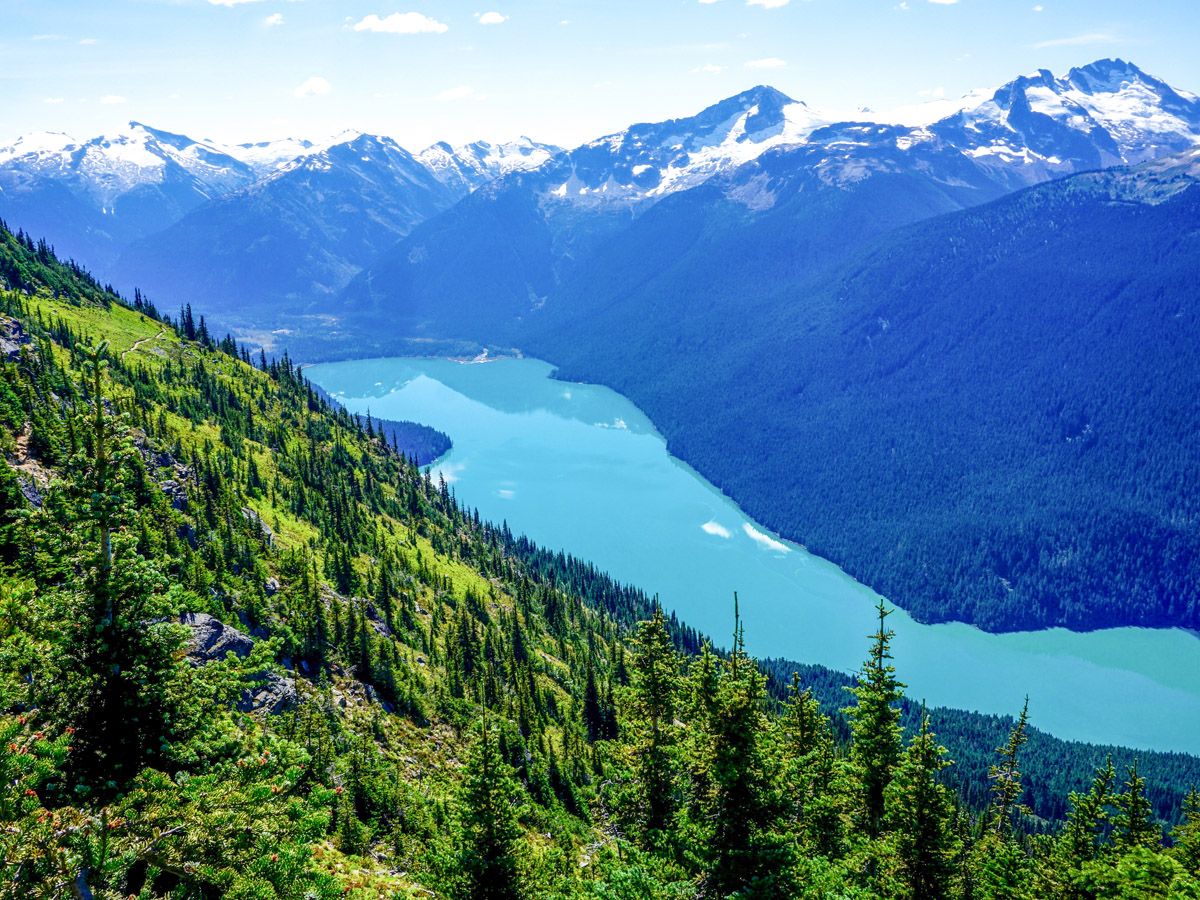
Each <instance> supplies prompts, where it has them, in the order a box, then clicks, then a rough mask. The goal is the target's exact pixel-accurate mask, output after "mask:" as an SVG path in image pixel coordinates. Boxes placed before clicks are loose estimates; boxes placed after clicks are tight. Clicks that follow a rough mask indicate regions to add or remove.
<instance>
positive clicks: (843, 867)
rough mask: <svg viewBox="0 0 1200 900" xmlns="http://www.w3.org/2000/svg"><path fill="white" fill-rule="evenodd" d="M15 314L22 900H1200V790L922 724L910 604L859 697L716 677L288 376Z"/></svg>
mask: <svg viewBox="0 0 1200 900" xmlns="http://www.w3.org/2000/svg"><path fill="white" fill-rule="evenodd" d="M0 279H3V285H0V355H2V359H0V444H2V445H3V447H2V449H3V451H4V453H5V455H6V464H5V465H3V466H0V773H2V774H3V778H2V779H0V820H3V822H2V827H0V884H2V885H3V887H2V888H0V891H2V892H3V893H4V895H5V896H12V897H22V898H24V897H46V898H50V897H64V896H74V897H104V898H127V897H130V896H132V897H138V898H154V897H171V898H200V897H217V896H225V897H235V898H271V897H288V898H290V897H296V898H299V897H328V898H333V897H346V896H350V897H358V898H374V897H417V896H430V895H433V896H438V897H471V898H484V897H505V898H509V897H553V898H570V897H591V898H629V900H632V898H645V897H650V898H664V900H665V898H684V897H697V898H700V897H704V898H713V897H741V898H748V897H763V898H768V897H771V898H774V897H791V896H796V897H799V896H813V897H818V896H839V897H880V896H883V897H905V898H907V897H939V896H962V897H996V898H999V897H1029V898H1033V897H1072V898H1076V897H1118V896H1122V897H1129V896H1138V897H1142V896H1145V897H1157V896H1162V897H1166V896H1174V897H1193V896H1200V796H1198V795H1197V794H1195V793H1190V794H1188V795H1187V797H1186V798H1185V799H1183V800H1182V803H1181V793H1182V790H1181V788H1185V787H1186V786H1187V785H1188V784H1189V783H1190V782H1192V781H1194V780H1195V778H1196V777H1197V774H1198V770H1197V761H1196V760H1195V759H1193V758H1190V757H1183V756H1178V755H1165V754H1148V755H1145V756H1144V757H1143V760H1142V762H1141V763H1139V762H1137V761H1135V760H1134V759H1133V758H1132V757H1131V756H1129V755H1128V754H1126V755H1125V757H1124V758H1122V759H1121V760H1119V768H1114V767H1113V766H1112V765H1109V764H1106V763H1104V762H1103V761H1101V760H1099V759H1097V758H1095V755H1096V751H1095V749H1093V748H1082V747H1079V746H1077V745H1066V744H1061V743H1056V742H1051V743H1049V744H1047V743H1045V741H1046V740H1048V739H1045V738H1042V737H1039V736H1037V735H1036V734H1033V733H1032V732H1031V730H1030V729H1028V727H1027V724H1026V720H1025V717H1024V715H1022V716H1021V718H1020V719H1019V720H1017V721H1016V722H1007V723H1001V722H998V721H997V720H994V719H992V720H987V721H986V723H985V722H984V721H983V718H982V717H971V716H963V715H960V714H954V713H934V714H933V715H931V716H929V717H925V716H923V715H922V714H921V711H919V710H915V709H913V708H912V707H911V705H908V704H905V702H904V700H903V696H902V688H903V685H902V684H901V682H900V681H899V680H898V678H899V677H902V674H903V666H902V664H901V666H900V672H899V673H897V672H896V671H895V669H893V666H892V658H891V648H890V632H889V631H888V629H887V619H886V609H885V608H884V607H883V606H882V605H881V607H880V620H879V625H880V627H879V631H878V633H876V634H875V635H873V636H864V642H863V649H864V657H865V662H864V664H863V667H862V670H861V672H860V673H859V675H858V677H857V679H856V680H855V681H854V683H853V684H852V685H851V690H850V691H849V692H846V691H845V690H843V689H842V688H843V685H841V684H839V683H838V681H839V679H838V678H837V677H836V676H833V675H832V674H831V673H828V672H823V671H821V670H816V669H809V668H803V670H802V671H803V673H804V675H803V679H801V678H793V677H792V676H791V672H790V671H789V670H794V669H796V668H797V667H794V666H790V665H787V664H782V663H781V664H778V665H772V666H766V667H759V666H757V665H756V664H755V663H754V662H753V661H752V660H750V659H749V658H748V657H747V656H746V654H745V652H744V651H743V649H742V647H741V641H740V634H739V632H738V625H737V620H736V613H734V614H733V615H731V625H732V627H733V634H732V639H731V648H732V649H731V650H730V651H729V652H727V653H724V652H715V651H713V650H712V649H710V648H709V646H708V644H707V642H705V641H704V640H703V638H702V637H701V636H699V635H696V634H695V633H694V632H692V631H690V630H689V629H688V628H687V627H686V626H685V625H682V624H681V623H679V622H677V621H675V620H674V619H673V618H668V617H665V616H664V615H663V614H662V613H661V611H659V610H656V609H655V607H654V605H653V603H651V602H649V601H647V599H646V598H645V597H644V596H642V595H641V594H640V593H638V592H637V591H636V590H635V589H632V588H627V587H622V586H620V585H617V584H615V583H613V582H612V581H611V580H609V579H607V578H605V577H604V576H603V575H601V574H600V573H598V572H596V571H595V570H593V569H592V568H590V567H589V566H587V565H586V564H583V563H580V562H578V561H575V560H572V559H570V558H568V557H565V556H563V555H562V554H554V553H549V552H546V551H542V550H539V549H538V548H536V547H534V546H532V545H531V544H529V543H528V542H527V541H524V540H521V539H518V538H514V537H513V536H512V535H511V534H509V533H508V532H507V530H506V529H504V528H497V527H494V526H491V525H488V524H486V523H483V522H480V521H479V520H478V517H477V516H476V515H474V514H472V513H471V512H470V511H468V510H464V509H462V508H460V507H459V506H458V505H457V504H456V502H455V501H454V498H453V496H452V494H451V492H450V491H449V490H448V488H447V487H446V486H445V485H444V484H434V483H432V482H431V481H430V480H429V478H428V476H427V475H423V474H422V473H421V471H420V470H419V469H418V468H417V467H416V466H415V465H414V464H413V463H412V462H411V461H410V459H409V458H408V455H406V454H407V451H406V448H405V447H404V446H402V445H401V444H400V441H401V440H402V438H403V436H402V435H401V434H396V435H395V438H396V446H395V447H394V446H393V443H392V435H390V434H388V429H387V426H384V428H383V432H384V433H383V434H381V433H380V429H379V428H378V427H377V426H376V423H375V422H374V421H365V422H364V421H359V420H357V419H356V418H355V417H353V416H351V415H349V414H348V413H346V412H345V411H342V410H340V409H338V408H336V407H334V406H331V405H330V404H328V403H327V402H326V401H325V400H323V399H322V398H321V397H320V396H318V395H317V394H316V393H315V392H314V391H313V389H312V388H311V387H310V386H309V385H308V384H307V383H306V381H305V380H304V378H303V376H302V374H301V373H300V372H299V371H298V370H297V368H296V367H295V366H294V365H293V364H292V362H291V361H290V360H288V359H287V358H286V357H285V358H283V359H280V360H274V361H268V360H267V359H266V358H265V357H260V358H259V359H258V360H257V361H252V360H251V359H250V357H249V355H248V354H247V353H246V352H245V351H243V350H240V349H239V348H238V347H237V346H236V345H235V344H234V343H233V342H232V341H231V340H229V339H226V340H223V341H216V340H215V339H214V338H213V336H211V335H210V334H208V332H207V329H206V328H205V327H204V323H203V320H200V321H199V322H196V321H193V320H192V316H191V314H190V311H188V310H185V311H184V313H183V314H182V315H181V316H180V317H179V319H178V320H177V321H170V320H168V319H166V318H165V317H164V316H162V315H160V314H159V312H158V310H156V309H155V307H154V306H153V305H152V304H151V303H149V301H147V300H146V299H145V298H143V297H141V296H140V295H139V296H137V297H135V300H134V302H133V304H131V305H125V304H124V303H123V302H122V301H120V299H119V298H117V297H116V296H114V295H113V294H112V293H111V292H110V291H108V290H106V289H104V288H103V287H101V286H100V285H98V284H97V283H95V282H94V281H93V280H91V279H90V278H89V277H88V276H87V275H86V274H85V273H83V272H82V271H80V270H79V269H78V268H77V267H73V266H68V265H64V264H62V263H60V262H58V261H57V260H56V259H55V258H54V256H53V254H52V252H51V251H50V249H49V248H48V247H47V246H46V245H44V244H34V243H33V242H32V241H30V240H29V239H28V238H25V237H24V236H15V235H13V234H11V233H10V232H8V231H7V230H5V229H3V228H2V227H0ZM639 621H640V624H636V623H638V622H639ZM896 649H897V653H899V654H900V655H901V656H902V652H901V651H900V649H899V648H896ZM764 670H765V671H764ZM814 691H815V692H816V693H820V694H821V696H822V697H828V698H831V699H832V706H833V709H829V708H828V704H827V706H826V708H825V709H823V708H822V706H821V704H820V703H819V702H818V700H817V699H816V693H814ZM841 707H845V708H846V709H845V711H844V712H842V711H840V709H841ZM902 708H904V709H907V711H908V717H909V719H908V720H909V721H910V722H911V721H913V720H914V718H915V727H912V728H909V729H907V730H905V729H904V728H902V725H901V721H902V719H901V717H902ZM931 721H937V722H939V723H943V725H941V726H939V727H945V728H946V729H947V730H948V731H951V732H954V733H953V734H951V735H948V736H943V737H942V738H939V737H938V736H936V735H935V734H934V733H933V731H932V730H931V726H930V724H929V723H930V722H931ZM985 728H986V729H987V730H984V729H985ZM1039 740H1041V741H1042V748H1041V750H1040V751H1037V752H1034V753H1031V752H1029V751H1030V750H1031V749H1033V748H1034V746H1035V744H1036V743H1037V742H1038V741H1039ZM942 742H945V743H950V744H951V745H952V746H956V747H962V748H963V754H964V756H965V757H969V758H970V762H969V763H968V766H969V768H970V771H971V772H973V773H977V765H978V760H979V759H982V758H984V757H985V755H986V757H987V758H988V759H989V762H990V769H989V772H988V773H987V774H986V776H982V775H978V774H973V775H971V776H969V777H968V778H965V779H963V778H959V779H958V780H955V775H954V774H952V773H954V772H955V769H956V768H957V767H956V766H954V765H953V764H952V763H951V762H950V759H949V756H948V754H947V751H946V750H945V749H944V748H943V746H942ZM1027 742H1028V743H1027ZM997 744H998V745H999V749H996V745H997ZM1084 759H1089V760H1092V759H1095V762H1096V763H1098V764H1099V770H1098V771H1097V772H1095V773H1094V780H1093V779H1092V774H1093V773H1091V772H1087V773H1086V774H1084V773H1081V772H1080V771H1079V763H1080V762H1081V761H1082V760H1084ZM1089 768H1090V766H1089ZM1148 770H1149V771H1152V772H1153V773H1154V774H1153V775H1152V776H1151V777H1152V778H1153V780H1154V782H1155V783H1154V785H1153V787H1151V786H1149V785H1148V784H1147V780H1146V772H1147V771H1148ZM1072 771H1073V772H1074V775H1075V777H1083V778H1084V779H1085V782H1086V785H1087V786H1085V787H1084V788H1083V789H1082V790H1081V791H1080V792H1079V793H1077V794H1075V795H1072V796H1071V797H1069V798H1067V797H1064V796H1062V795H1061V793H1059V794H1056V795H1054V796H1052V797H1047V796H1039V792H1038V790H1037V789H1036V788H1035V789H1033V790H1031V789H1030V788H1031V787H1032V786H1034V785H1037V784H1040V785H1043V786H1044V785H1047V784H1050V779H1051V777H1053V778H1055V779H1059V782H1058V783H1061V779H1062V778H1063V777H1064V773H1068V772H1072ZM1051 772H1052V775H1051V774H1050V773H1051ZM955 784H961V785H962V788H963V790H962V792H961V793H959V792H957V791H955V790H952V789H951V787H950V785H955ZM1029 804H1035V805H1036V806H1035V808H1034V809H1030V808H1029V806H1028V805H1029ZM1156 807H1157V810H1156ZM1063 810H1066V816H1065V822H1056V821H1052V818H1053V817H1054V816H1055V815H1057V814H1058V813H1061V812H1062V811H1063ZM1156 812H1157V815H1156ZM1039 813H1040V814H1039ZM1159 816H1163V817H1165V818H1169V819H1170V820H1171V821H1170V822H1167V823H1164V822H1162V821H1160V820H1159ZM1167 828H1170V829H1171V831H1170V834H1171V838H1170V841H1169V843H1170V846H1169V847H1168V846H1165V845H1164V842H1165V841H1167V836H1166V835H1167V832H1166V829H1167ZM1130 891H1133V893H1130Z"/></svg>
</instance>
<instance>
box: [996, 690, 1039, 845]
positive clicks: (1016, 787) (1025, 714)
mask: <svg viewBox="0 0 1200 900" xmlns="http://www.w3.org/2000/svg"><path fill="white" fill-rule="evenodd" d="M1028 725H1029V698H1028V697H1027V698H1025V705H1024V706H1023V707H1022V708H1021V715H1020V716H1018V717H1017V722H1016V724H1015V725H1014V726H1013V727H1012V730H1011V731H1010V732H1009V733H1008V740H1007V741H1005V743H1004V746H1003V747H998V748H996V753H997V754H998V755H999V757H1000V759H999V761H998V762H997V763H996V764H995V765H993V766H992V767H991V768H990V769H989V770H988V777H989V778H990V779H991V780H992V831H993V832H994V833H996V834H999V835H1006V834H1008V833H1009V832H1010V831H1011V830H1012V820H1013V816H1014V815H1015V814H1016V813H1017V812H1018V811H1020V809H1021V807H1020V800H1021V795H1022V794H1023V793H1024V792H1025V786H1024V784H1023V783H1022V781H1021V760H1020V755H1021V748H1022V747H1024V746H1025V742H1026V741H1027V740H1029V736H1028V734H1027V733H1026V729H1027V726H1028Z"/></svg>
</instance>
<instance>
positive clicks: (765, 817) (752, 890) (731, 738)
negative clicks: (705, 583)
mask: <svg viewBox="0 0 1200 900" xmlns="http://www.w3.org/2000/svg"><path fill="white" fill-rule="evenodd" d="M734 622H735V624H734V636H733V650H732V652H731V653H730V655H729V660H728V661H727V662H726V663H725V665H724V667H723V669H724V670H723V672H722V673H721V677H720V680H719V681H718V684H717V699H716V708H715V711H714V713H713V716H712V719H711V723H710V729H711V733H710V747H711V756H710V758H709V761H708V771H709V778H710V779H711V782H712V800H711V803H710V805H709V820H710V821H711V822H712V823H713V826H712V837H711V839H710V841H709V853H710V857H711V860H712V863H711V866H710V869H709V882H710V884H711V886H712V888H713V890H714V891H715V892H716V893H717V895H718V896H722V897H725V896H728V895H730V894H738V895H739V896H740V897H764V898H765V897H776V896H779V895H780V894H782V893H785V891H784V890H783V889H782V887H783V884H785V883H786V875H787V871H788V865H787V863H788V856H787V852H786V848H785V847H784V846H783V844H782V842H781V841H780V840H779V839H778V835H777V834H776V833H775V826H776V816H777V799H776V797H775V796H774V776H775V773H774V772H773V771H772V770H771V760H770V758H769V754H768V752H767V746H766V739H767V736H768V732H767V720H766V715H765V710H764V707H765V705H766V682H765V680H764V678H763V676H762V674H761V673H760V672H759V671H758V667H757V666H756V665H755V664H754V661H753V660H751V659H750V658H749V657H748V656H747V655H746V651H745V641H744V637H743V632H742V624H741V619H740V616H739V614H738V611H737V595H736V594H735V595H734Z"/></svg>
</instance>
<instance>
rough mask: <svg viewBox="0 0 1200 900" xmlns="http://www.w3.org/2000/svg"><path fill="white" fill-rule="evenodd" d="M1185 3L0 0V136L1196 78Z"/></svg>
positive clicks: (428, 127) (505, 122)
mask: <svg viewBox="0 0 1200 900" xmlns="http://www.w3.org/2000/svg"><path fill="white" fill-rule="evenodd" d="M1197 7H1198V4H1197V2H1196V0H1143V2H1138V3H1133V2H1115V0H1036V2H1035V0H957V2H955V0H708V2H704V0H603V2H600V0H482V2H474V0H367V2H359V0H91V2H85V0H0V92H2V94H3V96H4V98H5V99H4V104H3V107H2V110H3V111H2V112H0V140H4V139H8V138H12V137H15V136H16V135H18V134H21V133H24V132H27V131H32V130H43V129H44V130H55V131H67V132H69V133H71V134H73V135H75V136H76V137H81V138H82V137H89V136H92V135H94V134H98V133H101V132H103V131H105V130H111V129H114V128H116V127H119V126H120V125H121V124H123V123H124V122H126V121H128V120H130V119H136V120H138V121H142V122H145V123H147V124H150V125H154V126H156V127H159V128H165V129H168V130H175V131H181V132H183V133H186V134H190V135H192V136H195V137H211V138H214V139H216V140H225V141H234V140H236V141H243V140H262V139H267V138H274V137H282V136H292V135H295V136H301V137H313V138H319V137H324V136H327V135H330V134H334V133H337V132H339V131H342V130H345V129H359V130H363V131H370V132H376V133H383V134H389V135H392V136H394V137H396V138H397V139H398V140H399V141H400V142H401V143H402V144H404V145H405V146H408V147H410V148H412V149H419V148H421V147H423V146H425V145H427V144H429V143H431V142H433V141H434V140H441V139H444V140H450V141H452V142H462V141H467V140H474V139H478V138H485V139H492V140H496V139H507V138H511V137H515V136H517V135H519V134H527V135H529V136H531V137H533V138H535V139H539V140H545V141H550V142H554V143H559V144H563V145H569V146H573V145H575V144H578V143H580V142H582V141H584V140H586V139H589V138H592V137H596V136H599V135H601V134H605V133H608V132H611V131H615V130H619V129H621V128H623V127H625V126H626V125H628V124H630V123H632V122H639V121H655V120H659V119H665V118H672V117H675V116H681V115H689V114H691V113H693V112H696V111H698V110H700V109H701V108H703V107H704V106H706V105H708V104H710V103H712V102H715V101H716V100H719V99H721V98H723V97H726V96H729V95H731V94H734V93H736V92H737V91H739V90H742V89H744V88H746V87H750V86H752V85H754V84H760V83H766V84H772V85H774V86H775V87H778V88H779V89H780V90H782V91H784V92H785V93H787V94H789V95H791V96H792V97H794V98H796V99H800V100H805V101H807V102H808V103H810V104H811V105H813V106H815V107H817V108H819V109H823V110H830V111H831V112H834V113H843V114H848V113H850V112H851V111H853V110H854V109H856V108H858V107H860V106H863V105H866V106H870V107H871V108H873V109H877V110H889V109H894V108H900V107H906V106H911V105H912V104H917V103H921V102H925V101H927V100H929V99H930V98H933V97H938V96H946V97H951V98H953V97H958V96H960V95H962V94H963V93H965V92H967V91H968V90H971V89H973V88H977V87H985V86H995V85H998V84H1001V83H1003V82H1005V81H1008V80H1010V79H1011V78H1012V77H1014V76H1016V75H1019V74H1021V73H1024V72H1028V71H1032V70H1033V69H1036V68H1048V69H1051V70H1053V71H1055V72H1056V73H1059V74H1061V73H1063V72H1065V71H1066V69H1068V68H1070V67H1071V66H1072V65H1078V64H1082V63H1085V62H1089V61H1091V60H1093V59H1096V58H1099V57H1105V56H1120V57H1122V58H1124V59H1130V60H1133V61H1134V62H1136V63H1137V64H1138V65H1140V66H1141V67H1142V68H1143V69H1145V70H1146V71H1148V72H1150V73H1151V74H1155V75H1158V76H1159V77H1162V78H1164V79H1165V80H1167V81H1168V82H1170V83H1171V84H1173V85H1175V86H1176V87H1180V88H1184V89H1186V90H1191V91H1193V92H1200V53H1197V52H1196V48H1197V47H1198V46H1200V10H1198V8H1197Z"/></svg>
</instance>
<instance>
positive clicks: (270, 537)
mask: <svg viewBox="0 0 1200 900" xmlns="http://www.w3.org/2000/svg"><path fill="white" fill-rule="evenodd" d="M242 516H243V517H244V518H245V520H246V521H247V522H249V523H250V524H251V525H252V526H254V527H255V528H257V529H258V530H259V533H260V534H262V537H263V542H264V543H266V545H267V546H268V547H271V546H274V544H275V532H274V531H272V530H271V526H270V525H268V524H267V523H266V522H264V521H263V520H262V517H261V516H259V514H258V513H256V512H255V511H254V510H252V509H251V508H250V507H248V506H243V507H242Z"/></svg>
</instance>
